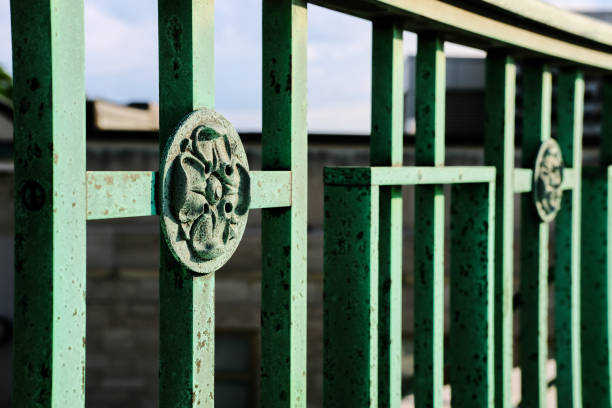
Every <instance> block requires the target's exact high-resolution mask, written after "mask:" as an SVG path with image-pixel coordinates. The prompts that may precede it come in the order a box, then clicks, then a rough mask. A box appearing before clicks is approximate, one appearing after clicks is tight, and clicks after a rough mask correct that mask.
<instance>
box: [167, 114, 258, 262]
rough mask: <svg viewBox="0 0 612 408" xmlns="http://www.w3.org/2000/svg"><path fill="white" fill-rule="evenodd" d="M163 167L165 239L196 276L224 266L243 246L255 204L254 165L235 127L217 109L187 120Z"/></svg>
mask: <svg viewBox="0 0 612 408" xmlns="http://www.w3.org/2000/svg"><path fill="white" fill-rule="evenodd" d="M161 160H162V161H161V167H160V191H159V195H160V199H159V200H160V208H161V211H160V212H161V214H160V219H161V225H162V231H163V232H164V238H165V239H166V243H167V244H168V247H169V248H170V250H171V251H172V254H173V255H174V257H175V258H176V259H177V260H178V261H179V262H181V263H182V264H183V265H185V266H186V267H187V268H189V269H190V270H191V271H192V272H197V273H203V274H206V273H210V272H214V271H216V270H217V269H219V268H220V267H222V266H223V265H224V264H225V263H226V262H227V261H228V260H229V258H231V256H232V255H233V254H234V251H235V250H236V248H237V247H238V244H239V243H240V240H241V239H242V234H243V233H244V229H245V227H246V223H247V219H248V214H249V205H250V203H251V184H250V183H251V178H250V176H249V163H248V160H247V157H246V153H245V151H244V147H243V146H242V142H241V140H240V137H239V136H238V133H237V132H236V130H235V129H234V127H233V126H232V125H231V124H230V123H229V122H228V121H227V119H225V118H224V117H223V116H221V115H220V114H218V113H216V112H214V111H213V110H210V109H206V108H200V109H198V110H197V111H194V112H192V113H190V114H189V115H187V116H186V117H185V118H184V120H183V121H182V122H181V124H180V125H179V126H178V127H177V129H176V132H175V133H174V134H173V135H172V137H171V138H170V139H169V140H168V144H167V145H166V148H165V150H164V152H163V154H162V158H161Z"/></svg>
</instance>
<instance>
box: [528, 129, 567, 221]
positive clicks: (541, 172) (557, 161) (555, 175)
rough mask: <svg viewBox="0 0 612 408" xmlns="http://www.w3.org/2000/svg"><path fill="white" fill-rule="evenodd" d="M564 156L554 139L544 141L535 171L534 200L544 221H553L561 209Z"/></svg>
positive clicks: (539, 151)
mask: <svg viewBox="0 0 612 408" xmlns="http://www.w3.org/2000/svg"><path fill="white" fill-rule="evenodd" d="M562 183H563V156H562V154H561V148H560V147H559V144H558V143H557V142H556V141H555V140H554V139H548V140H546V141H544V142H543V143H542V145H541V146H540V149H539V150H538V155H537V157H536V161H535V166H534V171H533V201H534V203H535V206H536V210H537V211H538V215H539V216H540V218H541V219H542V221H544V222H551V221H552V220H554V219H555V217H556V216H557V213H558V212H559V210H560V209H561V199H562V197H563V192H562V189H561V184H562Z"/></svg>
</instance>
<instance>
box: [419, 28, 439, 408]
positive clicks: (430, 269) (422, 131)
mask: <svg viewBox="0 0 612 408" xmlns="http://www.w3.org/2000/svg"><path fill="white" fill-rule="evenodd" d="M445 80H446V60H445V55H444V41H443V40H442V38H441V37H440V36H439V35H437V34H430V33H421V34H419V37H418V49H417V58H416V89H415V90H416V146H415V150H416V152H415V156H416V157H415V160H416V165H417V166H439V165H443V164H444V114H445V103H444V102H445V94H444V93H445V84H446V81H445ZM414 214H415V216H414V220H415V239H414V245H415V246H414V274H415V275H414V282H415V283H414V291H415V298H414V301H415V304H414V358H415V360H414V369H415V392H414V393H415V403H416V404H415V405H416V407H418V408H420V407H434V408H435V407H441V406H442V384H443V380H444V192H443V190H442V186H440V185H436V186H417V187H415V210H414Z"/></svg>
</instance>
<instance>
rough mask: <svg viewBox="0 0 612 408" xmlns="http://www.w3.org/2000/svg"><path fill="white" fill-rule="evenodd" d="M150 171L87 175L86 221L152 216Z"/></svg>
mask: <svg viewBox="0 0 612 408" xmlns="http://www.w3.org/2000/svg"><path fill="white" fill-rule="evenodd" d="M156 175H157V173H156V172H153V171H88V172H87V219H88V220H100V219H107V218H123V217H143V216H149V215H155V214H156V213H157V211H156V209H155V202H156V198H155V180H156Z"/></svg>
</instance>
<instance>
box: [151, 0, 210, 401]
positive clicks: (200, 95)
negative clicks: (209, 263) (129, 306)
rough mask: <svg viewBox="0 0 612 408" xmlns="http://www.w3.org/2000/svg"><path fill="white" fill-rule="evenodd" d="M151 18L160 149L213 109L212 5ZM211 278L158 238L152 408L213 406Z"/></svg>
mask: <svg viewBox="0 0 612 408" xmlns="http://www.w3.org/2000/svg"><path fill="white" fill-rule="evenodd" d="M158 13H159V21H158V26H159V102H160V140H159V146H160V151H163V149H164V148H165V147H166V145H167V143H168V139H169V138H170V137H171V135H172V134H173V133H174V129H175V128H176V126H177V125H178V124H179V123H180V122H181V120H182V119H183V118H184V117H185V115H187V114H188V113H190V112H192V111H194V110H196V109H199V108H202V107H207V108H209V109H212V108H213V105H214V75H213V65H214V64H213V61H214V25H213V17H214V10H213V0H192V1H190V0H182V1H175V0H159V2H158ZM160 168H162V167H161V165H160ZM214 279H215V274H214V273H211V274H208V275H205V276H194V275H193V274H192V273H191V271H189V270H188V269H187V268H185V267H184V266H182V265H181V264H180V263H179V262H178V261H176V259H175V258H174V256H173V255H172V252H171V250H170V248H169V247H168V245H167V243H166V242H165V240H162V241H161V243H160V274H159V286H160V351H159V352H160V374H159V406H160V408H167V407H172V408H176V407H199V408H201V407H213V406H214V349H215V343H214V340H215V336H214V333H215V313H214V288H215V280H214Z"/></svg>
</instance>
